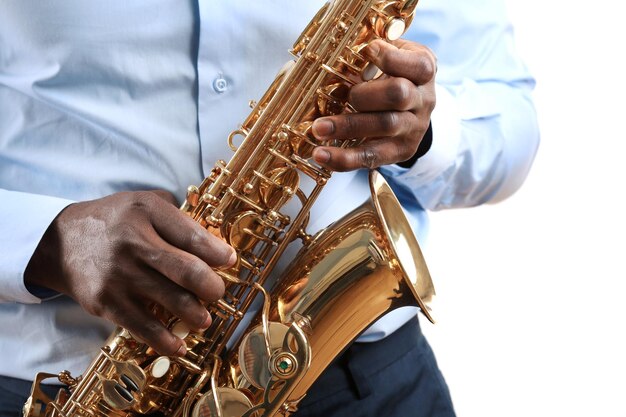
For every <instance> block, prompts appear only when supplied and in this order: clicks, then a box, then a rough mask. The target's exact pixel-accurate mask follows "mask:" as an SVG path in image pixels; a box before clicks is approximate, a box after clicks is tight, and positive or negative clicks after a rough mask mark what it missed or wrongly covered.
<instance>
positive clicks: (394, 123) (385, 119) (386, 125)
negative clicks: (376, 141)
mask: <svg viewBox="0 0 626 417" xmlns="http://www.w3.org/2000/svg"><path fill="white" fill-rule="evenodd" d="M379 122H380V129H381V131H382V132H386V134H387V135H389V136H395V135H396V134H397V132H398V131H399V124H400V120H399V117H398V113H397V112H393V111H390V112H385V113H382V114H381V115H380V118H379Z"/></svg>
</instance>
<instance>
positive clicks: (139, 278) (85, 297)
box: [25, 40, 436, 355]
mask: <svg viewBox="0 0 626 417" xmlns="http://www.w3.org/2000/svg"><path fill="white" fill-rule="evenodd" d="M366 51H367V52H366V53H367V54H368V57H369V58H370V60H371V61H372V62H373V63H374V64H376V65H377V66H378V67H379V68H380V69H381V70H382V71H383V73H384V74H385V75H384V76H382V77H380V78H378V79H376V80H374V81H370V82H368V83H363V84H360V85H357V86H355V87H353V88H352V90H351V92H350V97H349V100H350V103H351V104H352V106H353V107H354V108H355V109H356V110H357V111H358V113H354V114H343V115H337V116H331V117H324V118H320V119H318V120H317V121H316V122H315V123H314V125H313V133H314V134H315V136H316V137H317V138H318V139H319V140H328V139H339V140H342V139H351V138H355V137H356V138H362V137H367V138H368V140H366V141H365V142H364V144H363V145H361V146H359V147H356V148H352V149H339V148H333V147H325V146H320V147H318V148H316V149H315V151H314V154H313V157H314V159H315V160H316V161H317V162H319V163H320V164H323V165H324V166H326V167H328V168H329V169H331V170H334V171H350V170H355V169H359V168H376V167H379V166H381V165H386V164H393V163H397V162H401V161H404V160H407V159H409V158H410V157H411V156H412V155H413V154H414V153H415V151H416V150H417V148H418V146H419V143H420V141H421V139H422V137H423V135H424V133H425V132H426V130H427V128H428V124H429V120H430V114H431V112H432V110H433V108H434V105H435V87H434V84H435V82H434V80H435V72H436V59H435V56H434V54H433V53H432V52H431V51H430V50H429V49H428V48H426V47H424V46H422V45H419V44H416V43H414V42H410V41H405V40H399V41H396V42H394V44H393V45H391V44H388V43H385V42H382V41H375V42H372V44H371V45H370V46H369V47H368V48H367V50H366ZM235 260H236V257H235V252H234V250H233V249H232V248H231V247H230V246H228V245H227V244H226V243H224V242H223V241H222V240H220V239H218V238H216V237H215V236H213V235H212V234H211V233H209V232H207V231H206V230H205V229H203V228H202V227H200V226H199V225H198V224H197V223H196V222H195V221H193V220H192V219H191V218H189V217H187V216H186V215H184V214H182V213H181V212H180V211H179V210H178V208H177V207H176V200H175V198H174V197H173V196H172V195H171V194H170V193H168V192H165V191H152V192H147V191H146V192H141V191H139V192H137V191H136V192H122V193H116V194H113V195H110V196H107V197H104V198H100V199H97V200H92V201H85V202H79V203H74V204H71V205H69V206H68V207H67V208H65V209H64V210H63V211H62V212H61V213H60V214H59V215H58V216H57V217H56V218H55V219H54V221H53V222H52V224H51V225H50V227H49V228H48V230H47V231H46V233H45V234H44V236H43V238H42V240H41V242H40V243H39V245H38V247H37V249H36V250H35V253H34V254H33V256H32V258H31V260H30V262H29V264H28V267H27V269H26V272H25V281H26V282H27V283H29V284H35V285H39V286H41V287H46V288H50V289H53V290H55V291H58V292H60V293H63V294H66V295H68V296H69V297H71V298H72V299H74V300H75V301H76V302H77V303H78V304H80V305H81V306H82V307H83V309H85V310H86V311H87V312H88V313H90V314H93V315H96V316H99V317H103V318H105V319H107V320H109V321H111V322H113V323H115V324H118V325H120V326H123V327H124V328H126V329H128V330H129V331H130V332H131V333H132V334H133V336H135V337H136V338H137V339H139V340H141V341H143V342H145V343H147V344H148V345H149V346H151V347H152V348H154V349H155V350H156V351H157V352H159V353H160V354H162V355H184V354H185V343H184V341H183V340H181V339H180V338H178V337H176V336H174V335H173V334H172V333H171V332H170V331H169V330H168V329H167V328H165V326H163V325H162V324H161V323H160V322H159V320H157V319H156V317H155V316H154V315H153V314H152V313H151V307H152V306H153V305H154V304H155V303H156V304H159V305H161V306H163V307H164V308H165V309H167V310H168V311H170V312H172V313H173V314H174V315H176V316H177V317H179V318H180V319H181V320H182V321H184V322H185V323H186V324H187V325H188V326H189V328H191V329H195V330H203V329H206V328H208V327H209V325H210V324H211V317H210V315H209V313H208V312H207V310H206V308H204V307H203V305H202V303H203V302H213V301H216V300H217V299H219V298H220V297H221V296H222V295H223V293H224V283H223V281H222V279H221V278H220V277H219V276H218V275H217V273H216V272H215V270H214V269H215V268H219V267H227V266H230V265H232V264H234V262H235Z"/></svg>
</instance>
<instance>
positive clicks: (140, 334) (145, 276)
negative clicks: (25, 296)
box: [25, 191, 236, 355]
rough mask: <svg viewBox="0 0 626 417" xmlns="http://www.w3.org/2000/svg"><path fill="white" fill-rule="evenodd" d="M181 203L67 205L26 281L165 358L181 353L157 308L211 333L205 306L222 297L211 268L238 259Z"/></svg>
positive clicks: (107, 200) (133, 199) (148, 199)
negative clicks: (179, 206) (179, 205)
mask: <svg viewBox="0 0 626 417" xmlns="http://www.w3.org/2000/svg"><path fill="white" fill-rule="evenodd" d="M175 202H176V201H175V199H174V197H173V196H172V195H171V194H169V193H167V192H163V191H157V192H122V193H117V194H113V195H111V196H108V197H104V198H101V199H98V200H93V201H86V202H81V203H75V204H71V205H69V206H68V207H66V208H65V209H64V210H63V211H62V212H61V213H60V214H59V215H58V216H57V217H56V218H55V220H54V221H53V222H52V224H51V225H50V227H49V228H48V230H47V231H46V233H45V234H44V236H43V238H42V240H41V242H40V243H39V246H38V247H37V249H36V251H35V253H34V254H33V257H32V258H31V260H30V262H29V264H28V267H27V268H26V272H25V281H26V283H29V284H34V285H39V286H42V287H46V288H50V289H53V290H55V291H58V292H60V293H63V294H66V295H68V296H70V297H71V298H73V299H74V300H75V301H76V302H78V303H79V304H80V305H81V306H82V307H83V308H84V309H85V310H86V311H87V312H89V313H90V314H93V315H96V316H100V317H103V318H105V319H108V320H110V321H112V322H114V323H116V324H118V325H120V326H122V327H124V328H126V329H127V330H128V331H130V332H131V333H132V334H133V336H135V337H136V338H138V339H140V340H141V341H143V342H145V343H147V344H148V345H149V346H151V347H152V348H154V349H155V350H156V351H157V352H159V353H160V354H162V355H183V354H184V353H185V344H184V342H183V341H182V340H181V339H179V338H178V337H176V336H175V335H173V334H172V332H170V331H169V330H168V329H167V328H166V327H165V326H164V325H163V324H162V323H161V322H160V321H159V320H158V319H157V318H156V317H155V316H154V315H153V314H152V312H151V306H152V305H154V303H157V304H159V305H161V306H163V307H164V308H165V309H167V310H168V311H169V312H171V313H172V314H174V315H175V316H177V317H179V318H180V319H181V320H182V321H183V322H185V323H186V324H187V325H188V326H189V328H191V329H196V330H203V329H206V328H208V327H209V325H210V324H211V317H210V315H209V313H208V311H207V310H206V308H205V307H204V306H203V305H202V303H201V301H200V300H203V301H207V302H210V301H216V300H217V299H218V298H220V297H221V296H222V295H223V294H224V282H223V280H222V279H221V278H220V277H219V276H218V275H217V274H216V273H215V271H213V268H215V267H221V266H231V265H233V264H234V263H235V261H236V254H235V251H234V250H233V249H232V248H231V247H230V246H228V245H227V244H226V243H224V242H223V241H222V240H220V239H219V238H217V237H215V236H213V235H212V234H211V233H209V232H208V231H206V230H205V229H204V228H203V227H201V226H200V225H199V224H198V223H196V222H195V221H194V220H192V219H191V218H190V217H188V216H186V215H184V214H183V213H182V212H181V211H180V210H178V209H177V208H176V206H175V205H174V204H175Z"/></svg>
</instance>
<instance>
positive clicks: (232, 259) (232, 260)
mask: <svg viewBox="0 0 626 417" xmlns="http://www.w3.org/2000/svg"><path fill="white" fill-rule="evenodd" d="M236 263H237V252H235V251H233V253H232V254H231V255H230V258H228V263H227V264H226V266H233V265H235V264H236Z"/></svg>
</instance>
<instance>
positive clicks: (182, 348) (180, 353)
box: [176, 342, 187, 356]
mask: <svg viewBox="0 0 626 417" xmlns="http://www.w3.org/2000/svg"><path fill="white" fill-rule="evenodd" d="M186 354H187V344H186V343H185V342H183V344H182V345H180V347H179V348H178V350H177V351H176V356H185V355H186Z"/></svg>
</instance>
